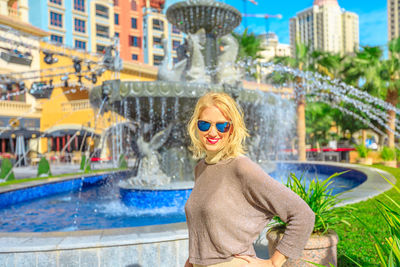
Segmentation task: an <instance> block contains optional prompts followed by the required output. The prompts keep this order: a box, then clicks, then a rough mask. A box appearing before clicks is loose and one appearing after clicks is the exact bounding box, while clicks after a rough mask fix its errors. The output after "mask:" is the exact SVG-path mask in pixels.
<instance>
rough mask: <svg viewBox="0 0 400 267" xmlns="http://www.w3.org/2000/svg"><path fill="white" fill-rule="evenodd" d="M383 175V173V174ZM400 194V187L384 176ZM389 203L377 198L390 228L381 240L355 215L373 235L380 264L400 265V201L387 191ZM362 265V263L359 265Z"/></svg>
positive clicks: (388, 265) (388, 266)
mask: <svg viewBox="0 0 400 267" xmlns="http://www.w3.org/2000/svg"><path fill="white" fill-rule="evenodd" d="M381 176H382V175H381ZM382 177H383V178H384V179H385V180H386V181H387V182H388V183H389V184H391V185H392V186H393V188H394V189H395V190H396V191H397V192H398V193H399V194H400V188H399V187H397V186H396V185H395V184H393V183H392V182H391V181H390V180H388V179H387V178H386V177H384V176H382ZM383 195H384V196H385V197H386V199H387V200H388V201H389V203H391V204H392V206H389V205H388V204H387V203H385V202H383V201H381V200H379V199H378V200H377V202H378V204H377V209H378V210H379V212H380V214H381V215H382V216H383V218H384V219H385V223H386V226H387V227H388V228H389V233H390V234H389V237H385V239H384V241H383V242H381V241H380V240H379V238H378V236H377V235H376V234H375V232H374V230H373V229H372V228H371V227H370V226H369V225H367V224H366V223H365V222H364V221H362V220H360V219H359V218H358V217H357V216H354V217H355V219H357V220H358V221H359V222H360V223H361V224H362V225H363V226H364V227H365V228H366V229H367V230H368V232H369V233H370V234H371V235H372V236H373V238H374V240H375V250H376V252H377V253H378V257H379V262H380V265H381V266H383V267H395V266H400V203H399V202H398V201H395V200H394V199H393V198H391V197H390V196H389V195H388V194H386V192H384V193H383ZM358 266H361V265H358Z"/></svg>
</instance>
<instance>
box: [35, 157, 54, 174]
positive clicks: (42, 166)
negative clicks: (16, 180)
mask: <svg viewBox="0 0 400 267" xmlns="http://www.w3.org/2000/svg"><path fill="white" fill-rule="evenodd" d="M37 176H38V177H43V176H51V171H50V164H49V162H48V160H47V159H46V158H41V159H40V161H39V164H38V172H37Z"/></svg>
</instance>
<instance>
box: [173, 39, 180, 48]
mask: <svg viewBox="0 0 400 267" xmlns="http://www.w3.org/2000/svg"><path fill="white" fill-rule="evenodd" d="M180 45H181V43H180V42H179V41H175V40H173V41H172V50H176V49H177V48H178V46H180Z"/></svg>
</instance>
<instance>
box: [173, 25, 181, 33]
mask: <svg viewBox="0 0 400 267" xmlns="http://www.w3.org/2000/svg"><path fill="white" fill-rule="evenodd" d="M172 33H176V34H180V33H181V31H180V30H179V29H178V28H177V27H176V26H175V25H172Z"/></svg>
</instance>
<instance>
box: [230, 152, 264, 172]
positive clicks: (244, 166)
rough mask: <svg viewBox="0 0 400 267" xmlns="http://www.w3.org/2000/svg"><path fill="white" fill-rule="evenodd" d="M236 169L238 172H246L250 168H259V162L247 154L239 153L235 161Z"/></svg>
mask: <svg viewBox="0 0 400 267" xmlns="http://www.w3.org/2000/svg"><path fill="white" fill-rule="evenodd" d="M233 164H234V167H235V170H237V171H238V172H246V171H248V170H251V169H254V168H258V167H259V166H258V164H257V163H255V162H254V161H252V160H251V159H250V158H249V157H248V156H246V155H239V156H237V157H236V158H235V159H234V161H233Z"/></svg>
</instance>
